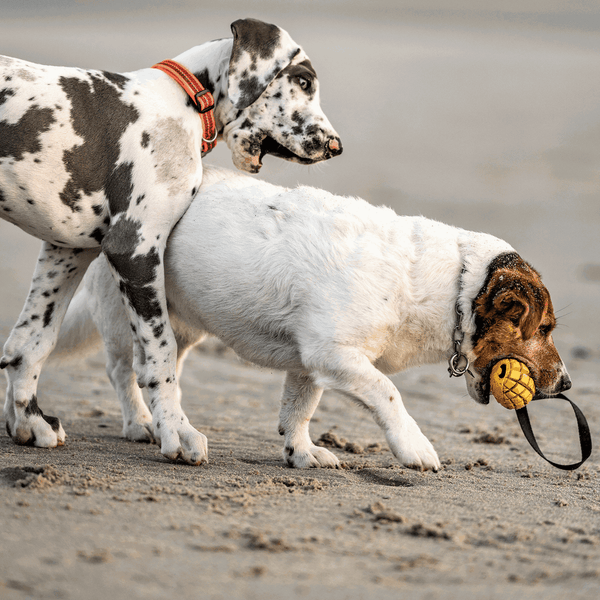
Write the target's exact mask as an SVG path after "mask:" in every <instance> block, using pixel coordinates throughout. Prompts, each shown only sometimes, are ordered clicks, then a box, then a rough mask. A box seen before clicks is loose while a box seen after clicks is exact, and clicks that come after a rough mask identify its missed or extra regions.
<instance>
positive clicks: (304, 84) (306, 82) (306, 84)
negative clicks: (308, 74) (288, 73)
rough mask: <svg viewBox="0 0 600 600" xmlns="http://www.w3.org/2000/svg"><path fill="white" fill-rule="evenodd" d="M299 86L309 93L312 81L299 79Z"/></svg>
mask: <svg viewBox="0 0 600 600" xmlns="http://www.w3.org/2000/svg"><path fill="white" fill-rule="evenodd" d="M298 85H299V86H300V87H301V88H302V89H303V90H304V91H307V90H309V89H310V81H309V80H308V79H306V78H305V77H298Z"/></svg>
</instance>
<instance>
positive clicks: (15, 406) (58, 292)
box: [0, 242, 99, 448]
mask: <svg viewBox="0 0 600 600" xmlns="http://www.w3.org/2000/svg"><path fill="white" fill-rule="evenodd" d="M98 252H99V250H98V249H87V250H82V249H73V248H61V247H58V246H54V245H53V244H50V243H47V242H44V243H43V244H42V249H41V251H40V254H39V257H38V261H37V264H36V268H35V272H34V275H33V281H32V284H31V289H30V290H29V294H28V296H27V300H26V301H25V306H24V307H23V310H22V311H21V315H20V316H19V320H18V322H17V324H16V325H15V327H14V329H13V330H12V332H11V334H10V336H9V338H8V340H7V342H6V344H5V345H4V355H3V357H2V359H1V360H0V368H3V369H4V368H5V369H6V376H7V379H8V388H7V392H6V402H5V404H4V417H5V419H6V430H7V431H8V434H9V435H10V436H11V437H12V438H13V440H14V441H15V442H16V443H17V444H33V445H35V446H39V447H41V448H53V447H55V446H58V445H62V444H63V443H64V441H65V437H66V436H65V432H64V429H63V428H62V425H61V424H60V421H59V420H58V419H57V418H56V417H50V416H48V415H44V413H43V412H42V411H41V410H40V408H39V406H38V403H37V384H38V379H39V376H40V372H41V370H42V366H43V364H44V362H45V361H46V359H47V358H48V356H49V354H50V353H51V352H52V349H53V348H54V346H55V345H56V340H57V338H58V332H59V330H60V326H61V324H62V321H63V318H64V316H65V313H66V312H67V308H68V306H69V302H70V301H71V298H72V297H73V294H74V293H75V290H76V289H77V286H78V285H79V282H80V281H81V278H82V277H83V274H84V273H85V270H86V269H87V267H88V265H89V264H90V262H91V261H92V260H93V259H94V258H95V257H96V256H97V255H98Z"/></svg>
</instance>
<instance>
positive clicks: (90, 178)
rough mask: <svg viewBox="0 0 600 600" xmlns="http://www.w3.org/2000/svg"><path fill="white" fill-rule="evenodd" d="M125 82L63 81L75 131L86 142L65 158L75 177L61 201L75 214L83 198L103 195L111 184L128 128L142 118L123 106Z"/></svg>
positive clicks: (67, 152)
mask: <svg viewBox="0 0 600 600" xmlns="http://www.w3.org/2000/svg"><path fill="white" fill-rule="evenodd" d="M125 81H126V78H123V77H122V76H118V75H111V77H110V78H109V77H107V76H106V75H105V76H104V77H101V76H98V75H90V80H89V81H88V80H86V79H78V78H76V77H69V78H67V77H61V78H60V85H61V87H62V89H63V90H64V92H65V94H66V95H67V97H68V98H69V100H70V101H71V121H72V124H73V129H74V131H75V133H76V134H77V135H78V136H79V137H81V138H82V139H83V140H84V141H83V144H81V145H80V146H76V147H75V148H72V149H70V150H65V152H64V154H63V162H64V164H65V168H66V170H67V172H68V173H69V174H70V176H71V177H70V179H69V180H68V181H67V183H66V185H65V188H64V189H63V191H62V192H61V193H60V198H61V200H62V201H63V202H64V203H65V204H66V205H67V206H69V207H70V208H71V209H73V210H75V206H77V204H78V202H79V201H80V199H81V197H82V194H85V195H90V194H92V193H93V192H98V191H101V190H102V189H103V188H104V187H105V186H106V185H108V184H109V182H110V179H111V177H112V175H113V173H114V171H115V166H116V163H117V160H118V158H119V151H120V148H119V140H120V139H121V136H122V135H123V133H124V131H125V130H126V129H127V127H128V126H129V125H130V124H131V123H134V122H135V121H137V119H138V118H139V113H138V112H137V110H136V109H135V108H134V107H133V106H131V105H129V104H126V103H125V102H123V101H122V100H121V98H120V93H119V91H118V89H117V88H115V85H117V86H119V87H120V86H121V85H124V82H125ZM113 83H114V85H113Z"/></svg>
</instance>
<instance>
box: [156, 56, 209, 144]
mask: <svg viewBox="0 0 600 600" xmlns="http://www.w3.org/2000/svg"><path fill="white" fill-rule="evenodd" d="M152 68H153V69H159V70H161V71H163V73H166V74H167V75H168V76H169V77H171V78H172V79H174V80H175V81H176V82H177V83H178V84H179V85H180V86H181V87H182V88H183V89H184V90H185V91H186V93H187V95H188V96H189V97H190V98H191V99H192V101H193V103H194V105H195V106H196V108H197V110H198V113H199V115H200V118H201V119H202V129H203V132H204V133H203V134H202V154H206V153H207V152H210V151H211V150H212V149H213V148H214V147H215V146H216V145H217V125H216V123H215V115H214V108H215V99H214V98H213V96H212V94H211V93H210V92H209V91H208V90H207V89H205V88H204V87H203V86H202V84H201V83H200V82H199V81H198V79H197V78H196V77H195V76H194V74H193V73H192V72H191V71H189V70H188V69H186V68H185V67H184V66H183V65H181V64H179V63H178V62H175V61H174V60H163V61H162V62H159V63H157V64H155V65H154V66H153V67H152ZM204 136H206V137H204Z"/></svg>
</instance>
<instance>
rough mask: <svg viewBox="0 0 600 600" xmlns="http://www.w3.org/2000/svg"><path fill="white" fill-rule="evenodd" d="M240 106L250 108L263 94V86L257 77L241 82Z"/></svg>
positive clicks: (247, 78) (246, 78)
mask: <svg viewBox="0 0 600 600" xmlns="http://www.w3.org/2000/svg"><path fill="white" fill-rule="evenodd" d="M240 92H241V97H240V105H241V106H250V104H252V103H253V102H254V101H255V100H256V99H257V98H258V97H259V96H260V95H261V94H262V92H263V85H262V83H261V82H260V80H259V79H258V77H257V76H256V75H253V76H252V77H245V78H244V79H242V80H241V81H240Z"/></svg>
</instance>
